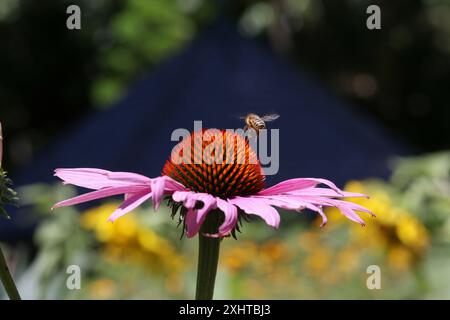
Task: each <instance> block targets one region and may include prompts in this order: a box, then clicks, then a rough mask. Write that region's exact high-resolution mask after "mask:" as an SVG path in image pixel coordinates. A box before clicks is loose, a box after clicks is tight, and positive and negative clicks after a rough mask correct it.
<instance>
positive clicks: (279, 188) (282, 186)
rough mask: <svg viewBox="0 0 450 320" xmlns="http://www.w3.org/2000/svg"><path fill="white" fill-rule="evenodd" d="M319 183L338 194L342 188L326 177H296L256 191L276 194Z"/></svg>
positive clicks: (267, 194)
mask: <svg viewBox="0 0 450 320" xmlns="http://www.w3.org/2000/svg"><path fill="white" fill-rule="evenodd" d="M319 183H322V184H325V185H327V186H329V187H330V188H331V189H333V190H335V191H336V192H338V193H339V194H342V190H341V189H339V188H338V187H336V185H335V184H334V183H333V182H331V181H329V180H326V179H316V178H297V179H289V180H286V181H283V182H280V183H278V184H276V185H274V186H272V187H270V188H268V189H265V190H262V191H260V192H259V193H258V195H261V196H269V195H277V194H282V193H287V192H292V191H297V190H301V189H305V188H311V187H315V186H316V185H318V184H319Z"/></svg>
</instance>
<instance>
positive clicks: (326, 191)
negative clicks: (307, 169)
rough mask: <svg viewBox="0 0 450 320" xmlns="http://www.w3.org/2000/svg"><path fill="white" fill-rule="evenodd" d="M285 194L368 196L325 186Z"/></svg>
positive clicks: (335, 196)
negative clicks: (338, 190) (337, 190)
mask: <svg viewBox="0 0 450 320" xmlns="http://www.w3.org/2000/svg"><path fill="white" fill-rule="evenodd" d="M287 194H292V195H298V196H301V195H305V196H319V197H330V198H337V197H339V198H342V197H345V198H353V197H364V198H368V197H367V196H366V195H365V194H362V193H354V192H347V191H341V192H340V193H338V192H336V191H335V190H333V189H327V188H307V189H301V190H296V191H291V192H288V193H287Z"/></svg>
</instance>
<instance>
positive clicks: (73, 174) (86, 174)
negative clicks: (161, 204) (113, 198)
mask: <svg viewBox="0 0 450 320" xmlns="http://www.w3.org/2000/svg"><path fill="white" fill-rule="evenodd" d="M55 176H57V177H58V178H60V179H61V180H63V183H64V184H73V185H75V186H79V187H84V188H88V189H95V190H98V189H103V188H108V187H122V186H130V185H146V184H149V183H150V178H147V177H144V176H141V175H138V174H135V173H128V172H111V171H107V170H102V169H94V168H74V169H56V170H55Z"/></svg>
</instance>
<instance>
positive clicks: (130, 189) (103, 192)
mask: <svg viewBox="0 0 450 320" xmlns="http://www.w3.org/2000/svg"><path fill="white" fill-rule="evenodd" d="M146 188H148V187H143V186H121V187H112V188H104V189H100V190H96V191H92V192H88V193H85V194H82V195H79V196H77V197H74V198H71V199H67V200H64V201H61V202H58V203H57V204H55V205H54V206H53V207H52V209H54V208H58V207H64V206H72V205H74V204H79V203H83V202H88V201H92V200H96V199H101V198H106V197H110V196H115V195H118V194H126V193H136V192H140V191H142V190H144V189H146Z"/></svg>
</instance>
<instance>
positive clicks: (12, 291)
mask: <svg viewBox="0 0 450 320" xmlns="http://www.w3.org/2000/svg"><path fill="white" fill-rule="evenodd" d="M0 280H1V281H2V283H3V286H4V287H5V290H6V293H7V294H8V297H9V299H11V300H20V295H19V291H17V288H16V284H15V283H14V280H13V278H12V277H11V273H10V272H9V269H8V265H7V264H6V259H5V256H4V255H3V252H2V249H1V248H0Z"/></svg>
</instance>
